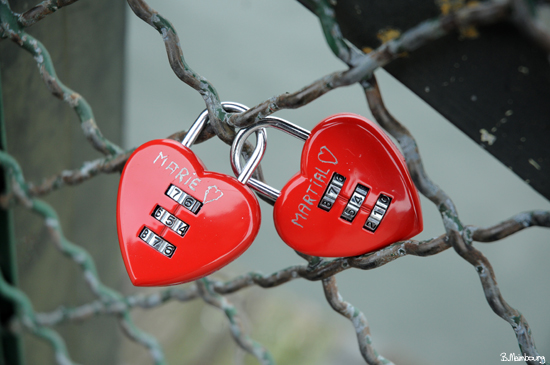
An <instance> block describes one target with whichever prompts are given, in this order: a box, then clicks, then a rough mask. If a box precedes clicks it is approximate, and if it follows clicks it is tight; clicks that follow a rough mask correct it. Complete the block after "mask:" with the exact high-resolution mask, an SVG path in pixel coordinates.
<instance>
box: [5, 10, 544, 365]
mask: <svg viewBox="0 0 550 365" xmlns="http://www.w3.org/2000/svg"><path fill="white" fill-rule="evenodd" d="M299 1H300V2H302V3H305V4H307V5H309V7H310V8H313V9H314V10H315V13H316V15H317V16H318V17H319V19H320V22H321V27H322V29H323V33H324V34H325V37H326V40H327V43H328V44H329V46H330V47H331V50H332V51H333V52H334V54H335V55H336V56H337V57H339V58H340V59H341V60H342V61H343V62H344V63H345V64H347V65H348V67H349V68H348V69H347V70H345V71H340V72H335V73H332V74H330V75H326V76H324V77H322V78H320V79H319V80H317V81H315V82H313V83H311V84H309V85H307V86H305V87H303V88H302V89H300V90H298V91H296V92H293V93H285V94H282V95H279V96H275V97H272V98H270V99H268V100H266V101H264V102H262V103H260V104H258V105H256V106H254V107H252V108H251V109H249V110H248V111H246V112H244V113H239V114H230V113H226V112H225V111H224V110H223V108H222V107H221V102H220V98H219V96H218V93H217V92H216V90H215V88H214V86H213V85H212V84H211V83H209V82H208V81H207V80H206V79H205V78H203V77H202V76H200V75H198V74H197V73H196V72H194V71H193V70H192V69H191V68H190V67H189V65H188V64H187V63H186V61H185V60H184V57H183V51H182V49H181V47H180V44H179V39H178V35H177V33H176V30H175V29H174V27H173V26H172V24H171V23H170V22H169V21H168V20H167V19H166V18H164V17H163V16H162V15H160V14H158V13H157V12H156V11H155V10H153V9H151V8H150V7H149V6H148V5H147V3H146V2H145V1H143V0H128V4H129V6H130V8H131V9H132V10H133V11H134V13H135V14H136V15H137V16H138V17H140V18H141V19H142V20H144V21H145V22H146V23H147V24H149V25H150V26H152V27H153V28H154V29H156V30H157V31H158V32H159V33H160V34H161V36H162V39H163V41H164V44H165V47H166V52H167V55H168V60H169V63H170V65H171V67H172V69H173V71H174V73H175V74H176V76H177V77H178V78H179V79H180V80H182V81H183V82H185V83H186V84H188V85H189V86H191V87H193V88H194V89H195V90H196V91H198V92H199V93H200V94H201V96H202V97H203V99H204V101H205V105H206V108H207V109H208V111H209V114H210V120H211V123H210V125H209V127H208V128H207V129H206V130H205V131H204V132H203V134H202V135H201V137H200V139H201V140H206V139H209V138H211V137H213V136H215V135H217V136H218V137H219V138H220V139H221V140H222V141H224V142H225V143H231V141H232V139H233V137H234V135H235V131H234V128H235V127H244V126H249V125H253V124H254V123H255V122H257V121H259V120H261V119H262V118H264V117H265V116H267V115H270V114H272V113H274V112H276V111H277V110H280V109H291V108H299V107H301V106H303V105H306V104H307V103H309V102H311V101H313V100H315V99H317V98H319V97H320V96H322V95H324V94H325V93H327V92H329V91H331V90H333V89H335V88H338V87H342V86H347V85H351V84H354V83H360V84H361V86H362V87H363V89H364V92H365V96H366V99H367V103H368V105H369V107H370V109H371V111H372V113H373V115H374V116H375V118H376V120H377V121H378V123H379V124H380V125H381V126H382V127H383V128H384V129H385V130H386V131H388V133H390V134H391V135H392V136H394V137H395V138H396V140H397V141H398V143H399V144H400V146H401V148H402V151H403V154H404V156H405V159H406V162H407V166H408V168H409V170H410V172H411V176H412V178H413V180H414V183H415V185H416V187H417V188H418V190H419V191H420V192H421V193H422V194H423V195H425V196H426V197H427V198H428V199H430V200H431V201H432V202H433V203H434V204H435V205H436V206H437V208H438V210H439V212H440V214H441V218H442V222H443V226H444V229H445V233H444V234H441V235H440V236H438V237H435V238H432V239H429V240H425V241H415V240H407V241H402V242H396V243H394V244H392V245H391V246H388V247H386V248H384V249H381V250H379V251H377V252H376V253H370V254H366V255H362V256H357V257H349V258H337V259H331V260H327V259H322V258H317V257H311V256H307V255H301V254H300V256H302V257H303V258H304V259H306V260H307V261H308V263H307V264H305V265H295V266H291V267H288V268H285V269H282V270H279V271H277V272H275V273H273V274H271V275H263V274H261V273H258V272H250V273H246V274H243V275H240V276H238V277H236V278H233V279H230V280H227V281H219V280H214V279H211V278H206V279H202V280H200V281H198V282H196V283H195V284H192V285H191V286H189V287H187V288H169V289H163V290H161V291H159V292H157V293H153V294H148V295H145V294H135V295H131V296H127V297H122V296H121V295H120V294H118V293H116V292H114V291H113V290H112V289H110V288H107V287H104V286H103V284H101V282H100V281H99V279H98V277H97V273H96V272H95V267H94V264H93V260H92V259H91V257H89V255H88V254H87V253H85V252H84V251H83V250H82V249H80V248H79V247H78V246H76V245H73V244H72V243H70V242H68V241H67V240H66V239H65V238H64V236H63V233H62V230H61V227H60V225H59V222H58V220H57V218H56V214H55V211H53V209H51V208H50V207H49V206H47V205H46V204H45V203H43V202H41V201H39V200H37V199H36V198H35V197H34V196H39V195H45V194H48V193H49V192H51V191H53V190H56V189H59V188H62V187H63V186H64V185H74V184H80V183H82V182H84V181H86V180H88V179H90V178H92V177H94V176H97V175H98V174H100V173H112V172H119V171H121V169H122V167H123V166H124V163H125V162H126V160H127V158H128V156H129V154H130V153H131V150H130V151H123V150H122V149H120V147H118V146H116V145H114V144H112V143H111V142H109V141H108V140H106V139H105V138H104V137H103V136H102V134H101V132H100V130H99V128H98V127H97V124H96V122H95V119H94V118H93V114H92V111H91V108H90V106H89V105H88V104H87V103H86V102H85V100H84V99H83V98H82V97H81V96H80V95H78V94H76V93H75V92H74V91H72V90H70V89H69V88H67V87H66V86H65V85H64V84H62V83H61V82H60V81H59V80H58V79H57V78H56V76H55V70H54V68H53V64H51V60H49V55H48V53H47V50H46V49H45V47H43V46H42V45H41V44H40V43H39V42H38V41H37V40H35V39H34V38H32V37H31V36H30V35H28V34H27V33H25V32H24V30H23V28H24V27H28V26H31V25H33V24H35V23H36V22H38V21H39V20H41V19H43V18H44V17H46V16H47V15H48V14H51V13H53V12H55V11H57V10H58V9H59V8H61V7H63V6H67V5H70V4H72V3H74V2H76V0H57V1H54V0H46V1H43V2H42V3H40V4H38V5H36V6H35V7H33V8H32V9H30V10H29V11H26V12H24V13H23V14H15V13H13V12H12V11H11V10H10V9H9V6H8V4H7V2H6V1H4V0H2V2H1V3H0V17H1V29H0V30H1V33H0V34H1V36H2V39H5V38H9V39H11V40H13V41H14V42H15V43H17V44H18V45H19V46H20V47H22V48H23V49H25V50H27V51H28V52H30V53H31V54H32V55H33V56H34V57H35V60H36V61H37V64H38V66H39V69H40V74H41V76H42V78H43V80H44V82H45V84H46V86H47V87H48V89H49V90H50V91H51V92H52V94H53V95H54V96H56V97H58V98H60V99H62V100H64V101H65V102H67V103H68V104H69V105H70V106H71V107H72V108H74V109H75V111H76V113H77V115H78V116H79V119H80V121H81V125H82V128H83V132H84V134H85V135H86V137H87V138H88V139H89V141H90V142H91V144H92V145H93V146H94V147H95V148H96V149H97V150H98V151H100V152H102V153H103V154H105V155H107V157H104V158H100V159H97V160H94V161H90V162H85V163H83V164H82V166H81V168H79V169H76V170H72V171H69V170H66V171H62V172H60V173H59V174H57V175H55V176H53V177H50V178H47V179H45V180H44V181H43V182H42V183H40V184H36V185H34V184H31V183H27V182H26V181H25V180H24V178H23V175H22V172H21V170H20V168H19V166H18V164H17V162H16V161H15V160H14V159H13V158H12V157H11V156H9V155H7V154H6V153H1V154H0V162H1V164H2V165H3V166H4V167H5V168H6V169H7V170H8V174H9V176H11V179H12V180H13V187H12V191H11V192H9V193H8V194H7V195H6V196H4V197H2V201H3V202H4V203H5V205H7V204H9V202H10V201H16V202H18V203H19V204H21V205H23V206H26V207H27V208H29V209H31V210H33V211H34V212H36V213H37V214H39V215H40V216H42V217H43V218H44V221H45V224H46V226H47V227H48V229H49V232H50V234H51V236H52V237H53V238H54V242H56V244H57V245H58V247H59V249H60V251H61V252H63V253H64V254H66V255H68V256H69V257H71V258H72V259H73V260H74V261H75V262H77V263H78V264H79V265H80V266H81V267H82V269H83V272H84V276H85V277H86V279H87V282H88V284H89V286H90V288H91V290H92V291H93V292H94V293H95V294H96V296H97V297H98V299H96V300H95V301H93V302H90V303H86V304H83V305H80V306H78V307H74V308H67V307H60V308H58V309H56V310H55V311H53V312H50V313H37V314H35V313H34V311H33V310H32V306H30V303H29V302H28V299H26V296H25V295H24V293H22V292H20V291H19V290H17V289H16V288H14V287H11V286H10V285H9V284H7V283H6V282H5V281H4V280H3V278H1V277H0V279H2V280H0V294H2V295H4V296H6V297H8V298H10V300H13V301H14V302H15V303H16V304H17V305H18V306H19V307H20V308H22V309H23V311H22V314H21V315H19V316H18V317H17V318H14V319H13V321H12V326H11V327H12V328H13V329H17V328H19V327H21V325H22V326H23V327H25V328H28V329H29V330H30V331H31V332H33V333H35V334H36V335H38V336H43V337H45V338H46V339H47V340H48V341H49V342H50V343H51V344H52V346H53V347H54V349H55V350H56V356H57V361H58V363H60V364H66V363H71V361H70V358H69V356H68V352H67V350H66V349H65V347H64V344H63V341H62V339H60V338H59V336H57V335H56V334H55V332H52V330H51V329H50V327H51V326H53V325H56V324H59V323H62V322H64V321H72V320H83V319H86V318H90V317H93V316H94V315H100V314H106V315H113V316H115V317H118V318H119V320H120V321H119V323H120V324H121V327H122V329H123V331H124V332H125V333H126V334H127V335H128V337H130V338H132V339H133V340H135V341H137V342H138V343H141V344H142V345H144V346H146V347H147V348H149V350H150V352H151V355H152V357H153V359H155V362H156V363H163V362H164V360H163V355H162V349H161V348H160V346H159V345H158V343H156V341H155V340H154V339H153V338H151V337H150V336H148V335H146V334H145V333H143V332H142V331H141V330H138V329H137V328H136V327H135V326H134V325H133V322H132V320H131V318H130V314H129V310H130V309H132V308H135V307H142V308H153V307H157V306H160V305H162V304H164V303H166V302H168V301H170V300H179V301H182V302H186V301H189V300H193V299H197V298H202V299H203V300H204V301H205V302H206V303H208V304H210V305H213V306H214V307H217V308H219V309H220V310H222V311H224V312H225V314H226V316H227V318H228V321H229V323H230V328H231V333H232V335H233V338H234V339H235V342H236V343H237V345H238V346H240V347H241V348H243V349H244V350H245V351H248V352H249V353H251V354H252V355H254V356H255V357H256V358H257V359H258V361H260V362H261V363H272V362H273V359H272V358H271V355H270V354H269V352H268V351H267V350H266V349H265V348H264V347H263V346H261V345H260V344H258V343H256V342H255V341H253V340H252V339H251V338H250V337H249V336H248V335H247V334H246V333H245V332H244V330H243V328H242V326H241V325H240V322H239V319H238V318H239V317H238V315H237V313H236V311H235V308H234V307H233V306H232V305H231V303H230V302H229V301H228V300H227V298H226V297H225V296H224V295H226V294H230V293H234V292H237V291H239V290H242V289H244V288H247V287H250V286H253V285H258V286H260V287H263V288H272V287H276V286H279V285H282V284H285V283H287V282H289V281H291V280H294V279H298V278H304V279H306V280H310V281H322V284H323V289H324V291H325V296H326V298H327V301H328V303H329V304H330V306H331V307H332V308H333V309H334V310H335V311H336V312H338V313H340V314H342V315H343V316H345V317H346V318H348V319H349V320H350V321H351V322H352V324H353V326H354V328H355V332H356V335H357V340H358V344H359V348H360V351H361V354H362V355H363V357H364V359H365V361H366V362H367V363H369V364H381V363H390V362H389V361H388V360H386V359H385V358H384V357H382V356H381V355H379V354H378V353H377V352H376V350H375V349H374V347H373V346H372V339H371V336H370V330H369V327H368V324H367V320H366V317H365V316H364V315H363V313H361V312H360V311H359V310H357V309H356V308H355V307H354V306H353V305H352V304H350V303H347V302H345V301H344V300H343V299H342V297H341V295H340V294H339V292H338V289H337V287H336V279H335V276H334V275H336V274H337V273H339V272H342V271H344V270H347V269H351V268H356V269H361V270H370V269H374V268H378V267H380V266H383V265H385V264H387V263H389V262H392V261H394V260H396V259H397V258H399V257H403V256H406V255H416V256H423V257H426V256H432V255H435V254H438V253H440V252H442V251H445V250H447V249H448V248H451V247H453V248H454V250H455V251H456V252H457V253H458V254H459V255H460V256H461V257H462V258H463V259H465V260H466V261H468V262H469V263H470V264H472V265H473V266H474V268H475V269H476V271H477V273H478V275H479V277H480V280H481V283H482V285H483V290H484V293H485V296H486V299H487V301H488V303H489V305H490V306H491V308H492V309H493V311H494V312H495V313H496V314H497V315H498V316H500V317H501V318H503V319H504V320H506V321H507V322H508V323H510V325H511V326H512V327H513V329H514V332H515V334H516V337H517V340H518V344H519V346H520V349H521V351H522V352H523V353H525V354H527V355H529V356H533V357H536V356H538V352H537V350H536V348H535V345H534V340H533V337H532V334H531V333H530V330H529V325H528V323H527V320H526V319H525V318H524V317H523V316H522V315H521V313H519V312H518V311H517V310H516V309H514V308H512V307H510V306H509V305H508V304H507V302H506V301H505V300H504V299H503V298H502V295H501V294H500V291H499V288H498V285H497V283H496V279H495V275H494V272H493V269H492V267H491V265H490V263H489V261H488V260H487V258H485V257H484V256H483V255H482V254H481V253H480V252H479V251H478V250H477V249H475V248H474V246H473V245H472V243H473V242H474V241H477V242H494V241H498V240H500V239H502V238H504V237H507V236H509V235H511V234H513V233H516V232H518V231H520V230H523V229H525V228H528V227H532V226H541V227H550V212H547V211H530V212H524V213H519V214H517V215H515V216H513V217H511V218H510V219H508V220H506V221H504V222H501V223H499V224H496V225H494V226H491V227H486V228H484V227H477V226H466V225H464V224H463V223H462V222H461V221H460V219H459V216H458V213H457V209H456V207H455V205H454V204H453V202H452V200H451V199H450V197H449V196H448V195H447V194H446V193H445V192H444V191H443V190H442V189H441V188H439V187H438V186H437V185H436V184H435V183H434V182H433V181H432V180H431V179H430V178H429V176H428V174H427V173H426V171H425V169H424V167H423V165H422V159H421V157H420V153H419V150H418V146H417V144H416V141H415V140H414V138H413V137H412V135H411V134H410V133H409V132H408V130H407V129H406V128H405V127H404V126H403V125H402V124H401V123H399V122H398V121H397V120H396V119H395V118H394V117H393V116H392V115H391V114H390V113H389V111H388V110H387V109H386V108H385V106H384V103H383V99H382V96H381V94H380V90H379V88H378V85H377V82H376V79H375V78H374V76H373V71H374V70H375V69H377V68H379V67H382V66H384V65H386V64H387V63H389V62H391V61H392V60H394V59H395V58H397V57H399V55H400V54H401V53H402V52H404V51H409V52H410V51H414V50H415V49H417V48H419V47H421V46H422V45H424V44H426V43H429V42H431V41H433V40H435V39H438V38H441V37H443V36H445V35H446V34H449V33H450V32H452V31H454V30H456V29H459V28H461V27H465V26H469V25H484V24H492V23H495V22H500V21H512V22H513V23H514V24H516V25H517V27H518V29H520V30H521V31H522V32H524V33H525V34H526V35H527V36H529V37H531V38H532V39H533V40H534V41H535V42H537V44H538V45H539V46H540V47H541V48H543V49H545V50H549V49H550V35H549V34H548V32H547V31H546V30H545V29H543V28H542V27H541V26H540V24H539V23H538V21H537V20H536V19H534V18H533V17H532V16H531V15H530V14H529V13H528V12H526V10H525V9H526V8H525V6H526V5H525V3H524V1H522V0H503V1H487V2H483V3H480V4H478V5H475V6H471V7H465V8H462V9H459V10H457V11H455V12H452V13H450V14H448V15H444V16H441V17H438V18H436V19H431V20H428V21H425V22H422V23H420V24H418V25H417V26H415V27H413V28H411V29H409V30H408V31H406V32H404V33H403V34H402V36H401V37H399V38H397V39H393V40H391V41H389V42H387V43H384V44H383V45H382V46H380V47H379V48H378V49H376V50H374V51H372V52H371V53H369V54H363V53H362V52H360V51H358V50H356V49H354V48H352V47H350V46H349V45H348V43H347V42H345V41H344V39H343V37H342V34H341V32H340V30H339V26H338V23H337V22H336V20H335V17H334V9H333V8H332V5H331V2H330V1H328V0H299ZM184 133H185V132H177V133H175V134H174V135H172V136H171V137H170V138H174V139H181V137H182V135H183V134H184ZM528 363H534V362H531V361H528Z"/></svg>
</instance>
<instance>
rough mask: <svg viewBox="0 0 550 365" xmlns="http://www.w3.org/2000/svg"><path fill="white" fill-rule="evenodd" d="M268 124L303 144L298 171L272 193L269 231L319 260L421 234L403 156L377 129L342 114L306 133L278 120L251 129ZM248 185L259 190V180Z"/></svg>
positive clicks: (416, 200)
mask: <svg viewBox="0 0 550 365" xmlns="http://www.w3.org/2000/svg"><path fill="white" fill-rule="evenodd" d="M267 126H273V127H275V128H278V129H281V130H284V131H286V132H288V133H290V134H293V135H295V136H297V137H298V138H302V139H304V140H306V142H305V145H304V147H303V150H302V157H301V164H300V172H299V173H297V174H296V175H295V176H293V177H292V178H291V179H290V181H289V182H288V183H287V184H285V186H284V187H283V189H282V190H281V192H280V194H274V195H273V197H277V199H276V201H275V205H274V211H273V215H274V221H275V228H276V229H277V232H278V233H279V235H280V236H281V238H282V239H283V241H284V242H285V243H287V244H288V245H289V246H290V247H292V248H293V249H295V250H297V251H299V252H302V253H305V254H308V255H314V256H321V257H347V256H357V255H361V254H365V253H368V252H372V251H375V250H378V249H380V248H383V247H385V246H387V245H389V244H391V243H393V242H396V241H399V240H404V239H408V238H411V237H412V236H414V235H416V234H418V233H420V232H421V231H422V228H423V227H422V226H423V225H422V213H421V209H420V201H419V197H418V193H417V191H416V189H415V187H414V184H413V182H412V179H411V177H410V174H409V171H408V169H407V167H406V164H405V161H404V158H403V156H402V155H401V153H400V152H399V150H398V149H397V147H396V146H395V145H394V144H393V142H392V141H391V140H390V139H389V138H388V137H387V136H386V134H385V133H384V132H383V131H382V130H381V129H380V128H379V127H378V126H377V125H375V124H374V123H372V122H371V121H369V120H368V119H366V118H364V117H361V116H359V115H355V114H349V113H346V114H337V115H333V116H331V117H329V118H326V119H325V120H323V121H322V122H320V123H319V124H318V125H317V126H316V127H315V128H314V129H313V130H312V131H311V133H309V132H308V131H307V130H304V129H303V128H300V127H298V126H296V125H293V124H291V123H289V122H286V121H284V120H281V119H279V118H271V119H270V118H266V119H265V121H264V122H260V123H258V124H257V125H256V126H254V127H253V128H260V127H267ZM252 131H253V129H252V128H251V129H249V130H248V131H246V132H243V136H241V137H244V136H245V135H246V136H248V135H250V133H252ZM238 138H239V137H238ZM244 138H246V137H244ZM234 170H238V169H236V168H235V167H234ZM249 184H250V185H251V186H252V187H254V188H256V189H257V190H258V191H260V192H262V189H261V188H258V186H260V185H261V183H259V182H258V181H255V180H250V181H249ZM255 185H256V186H255Z"/></svg>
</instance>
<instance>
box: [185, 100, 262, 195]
mask: <svg viewBox="0 0 550 365" xmlns="http://www.w3.org/2000/svg"><path fill="white" fill-rule="evenodd" d="M222 107H223V109H224V110H225V111H227V112H229V113H242V112H245V111H247V110H248V107H247V106H246V105H243V104H239V103H235V102H233V101H224V102H222ZM209 119H210V118H209V116H208V109H204V110H203V111H202V113H200V114H199V116H198V117H197V120H195V122H194V123H193V125H192V126H191V128H189V130H188V131H187V134H186V135H185V137H184V138H183V140H182V141H181V143H182V144H183V145H184V146H185V147H187V148H189V149H190V148H191V146H192V145H193V144H194V143H195V141H196V140H197V138H198V137H199V135H200V134H201V132H202V130H203V129H204V127H205V126H206V123H208V120H209ZM255 132H256V147H255V148H254V152H252V156H251V157H250V158H249V159H248V161H247V163H246V166H245V168H244V169H243V171H246V172H247V173H244V172H243V174H239V177H238V178H237V180H239V182H241V183H243V184H246V183H247V182H248V179H250V176H252V173H253V172H254V170H256V168H257V167H258V165H259V164H260V161H261V160H262V157H263V155H264V151H265V148H266V144H267V132H266V130H265V128H262V129H256V130H255ZM249 135H250V134H249ZM243 144H244V142H243ZM241 150H242V146H241ZM239 153H240V152H239ZM239 162H240V161H239ZM239 167H240V163H239ZM248 171H249V173H248Z"/></svg>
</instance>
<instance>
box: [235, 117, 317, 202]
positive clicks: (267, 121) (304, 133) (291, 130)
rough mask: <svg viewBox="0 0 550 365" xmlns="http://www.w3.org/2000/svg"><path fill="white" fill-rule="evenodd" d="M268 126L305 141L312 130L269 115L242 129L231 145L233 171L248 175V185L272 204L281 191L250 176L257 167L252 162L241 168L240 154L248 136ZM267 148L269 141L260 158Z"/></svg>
mask: <svg viewBox="0 0 550 365" xmlns="http://www.w3.org/2000/svg"><path fill="white" fill-rule="evenodd" d="M266 127H271V128H275V129H278V130H280V131H283V132H285V133H287V134H290V135H291V136H294V137H296V138H298V139H300V140H302V141H305V140H307V139H308V138H309V134H310V132H309V131H308V130H307V129H304V128H302V127H300V126H297V125H296V124H293V123H290V122H289V121H286V120H284V119H281V118H277V117H267V118H264V119H262V120H260V121H259V122H258V123H256V124H254V125H253V126H251V127H248V128H243V129H241V130H240V131H239V133H237V136H236V137H235V139H234V140H233V144H232V145H231V167H232V168H233V172H234V173H235V175H239V176H248V182H247V184H248V186H250V187H251V188H252V189H254V190H255V191H257V192H258V193H259V194H261V195H262V196H264V197H265V198H266V199H267V200H269V201H270V202H272V204H275V201H276V200H277V198H278V197H279V196H280V195H281V192H280V191H279V190H277V189H275V188H273V187H271V186H269V185H267V184H266V183H264V182H262V181H259V180H256V179H254V178H250V176H251V175H252V173H253V172H254V169H255V168H256V167H255V166H253V165H252V164H249V163H247V164H246V166H245V167H244V168H241V161H240V154H241V151H242V148H243V146H244V143H245V142H246V140H247V139H248V137H250V135H251V134H252V133H254V132H257V131H258V130H265V128H266ZM258 145H259V143H257V144H256V147H258ZM266 148H267V143H265V144H264V146H263V148H262V150H261V151H259V152H258V155H259V159H260V160H261V159H262V158H263V155H264V153H265V149H266ZM257 150H258V148H256V149H255V150H254V154H256V151H257Z"/></svg>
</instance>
